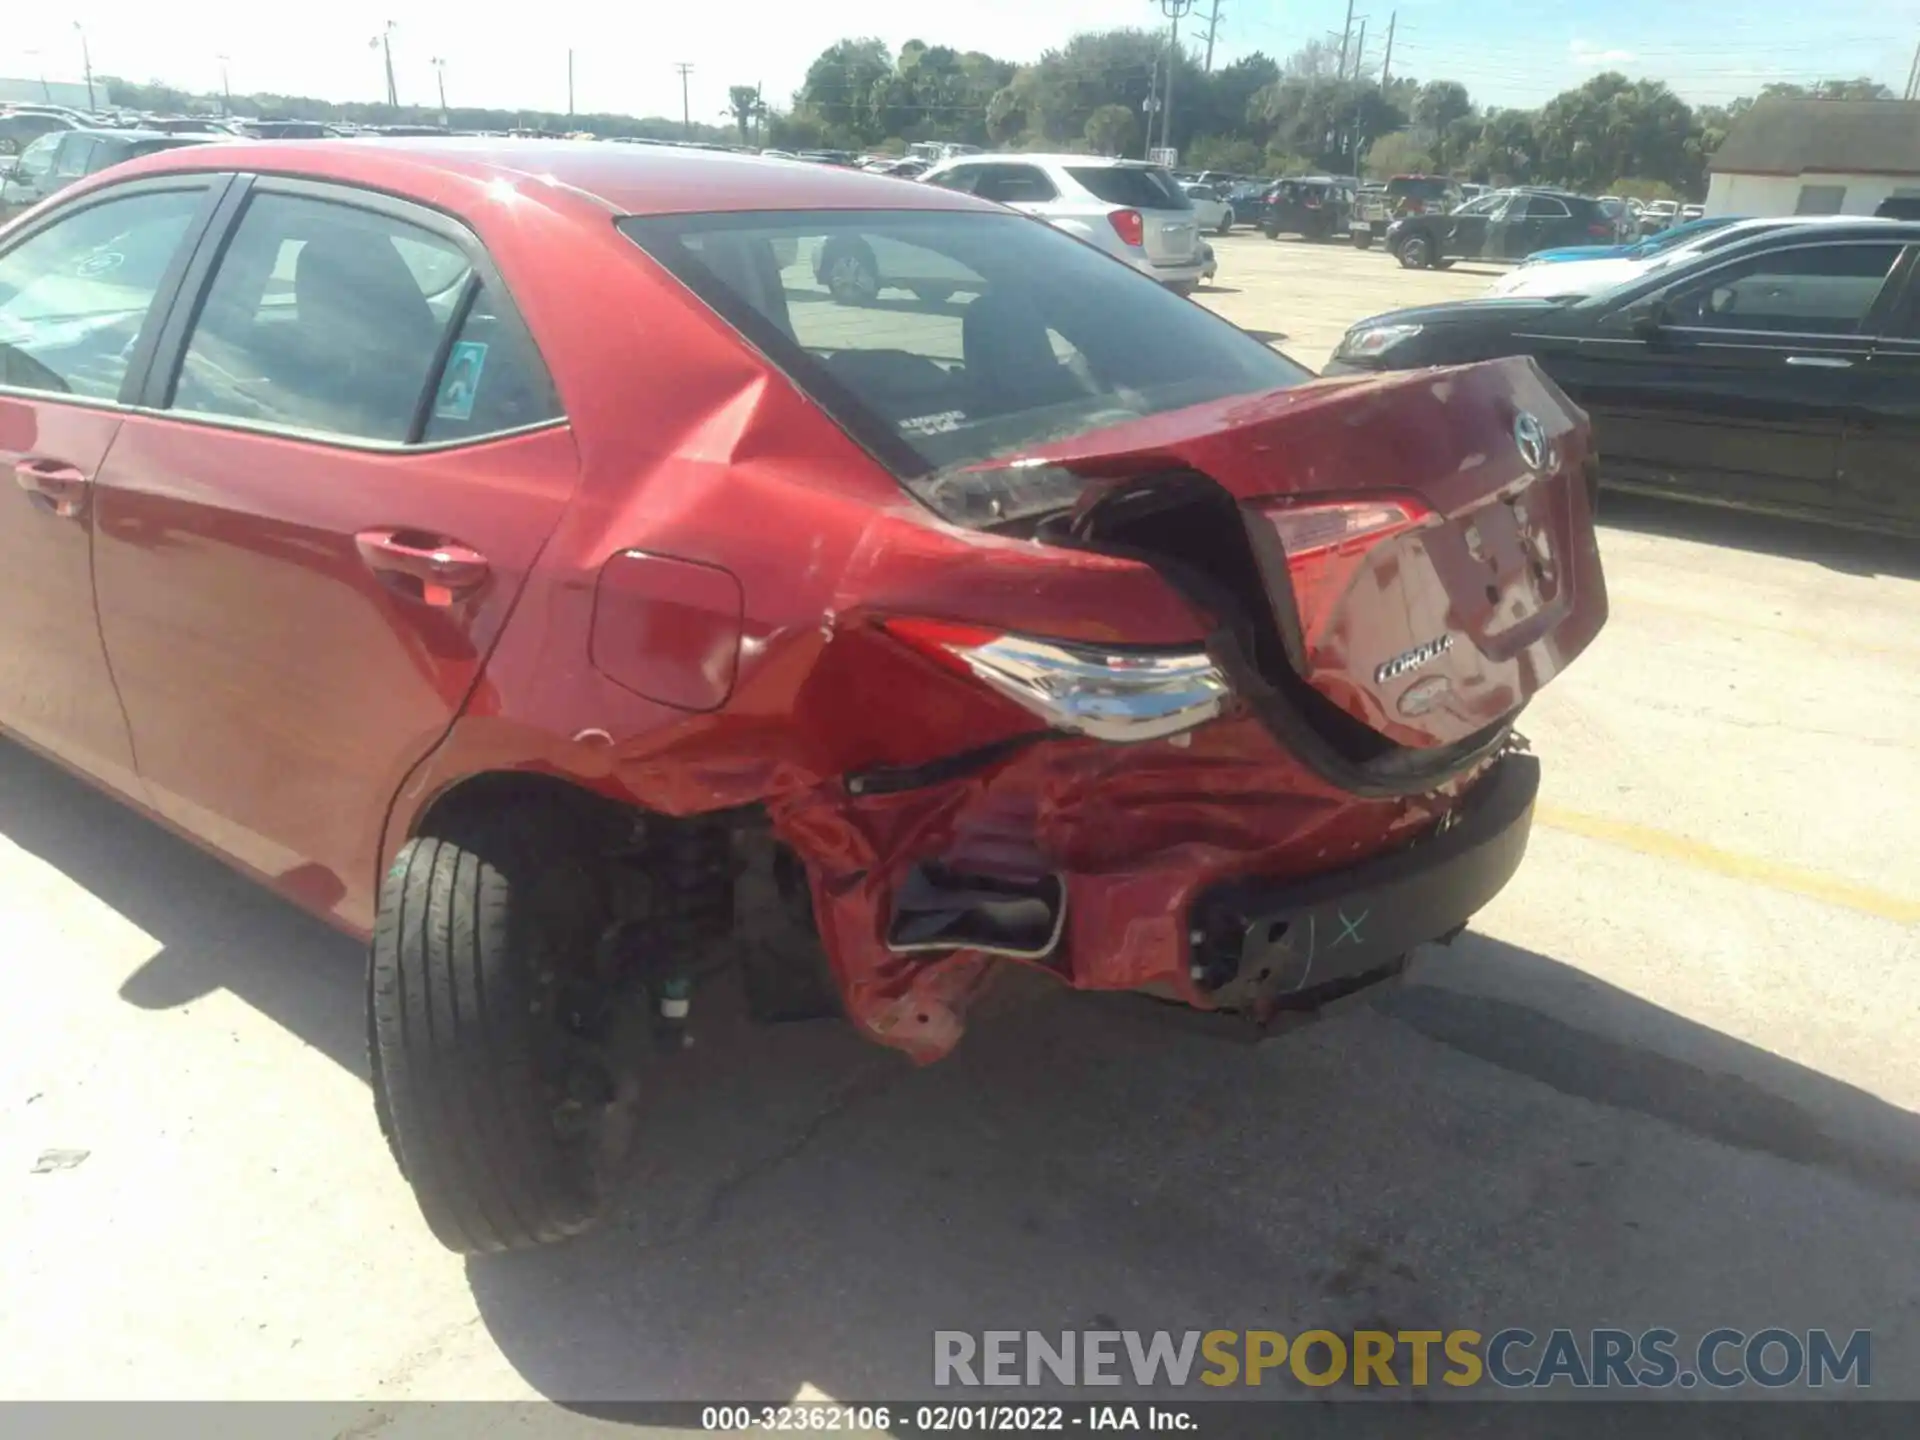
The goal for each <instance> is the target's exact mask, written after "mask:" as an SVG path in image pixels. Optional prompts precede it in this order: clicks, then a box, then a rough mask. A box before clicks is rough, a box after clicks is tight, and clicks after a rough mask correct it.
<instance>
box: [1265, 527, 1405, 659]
mask: <svg viewBox="0 0 1920 1440" xmlns="http://www.w3.org/2000/svg"><path fill="white" fill-rule="evenodd" d="M1266 516H1267V520H1268V521H1269V523H1271V524H1272V526H1273V529H1274V533H1275V534H1276V535H1278V536H1279V537H1280V547H1281V549H1282V550H1284V551H1285V552H1286V556H1287V578H1288V579H1289V580H1290V581H1291V582H1292V584H1293V598H1294V604H1295V606H1296V608H1297V609H1298V610H1299V612H1300V624H1301V628H1302V629H1303V630H1304V631H1305V632H1306V636H1305V638H1306V639H1307V640H1308V641H1309V643H1311V641H1312V639H1313V638H1314V636H1315V634H1316V633H1317V631H1318V630H1319V627H1320V626H1321V625H1322V624H1324V623H1325V622H1326V621H1327V620H1328V619H1330V618H1331V617H1332V616H1333V615H1334V613H1335V612H1336V610H1337V609H1338V607H1339V602H1340V597H1341V596H1343V595H1344V594H1346V592H1347V589H1348V587H1349V586H1351V585H1352V584H1353V579H1354V576H1355V575H1356V574H1357V573H1358V572H1359V570H1360V568H1361V566H1362V565H1363V564H1364V563H1365V561H1366V558H1367V556H1368V554H1369V553H1370V552H1371V551H1372V550H1373V549H1374V548H1375V547H1376V546H1377V545H1379V544H1380V543H1381V542H1382V541H1384V540H1388V539H1391V538H1392V537H1393V536H1395V535H1401V534H1404V533H1405V532H1407V531H1409V530H1416V529H1418V528H1419V527H1420V526H1422V525H1425V524H1426V523H1427V522H1428V521H1429V520H1431V519H1432V518H1433V511H1432V510H1431V509H1429V508H1428V507H1427V505H1426V504H1425V503H1424V502H1422V501H1420V500H1417V499H1415V498H1414V497H1413V496H1411V495H1401V496H1389V497H1386V498H1379V497H1375V498H1372V499H1366V500H1339V501H1332V502H1318V501H1316V502H1314V503H1311V504H1305V505H1288V506H1284V507H1276V508H1274V509H1271V510H1268V511H1267V512H1266Z"/></svg>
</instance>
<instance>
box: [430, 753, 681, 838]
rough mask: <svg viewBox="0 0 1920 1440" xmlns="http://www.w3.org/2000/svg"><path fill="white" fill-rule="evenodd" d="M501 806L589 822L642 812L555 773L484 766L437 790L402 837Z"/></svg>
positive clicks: (605, 821)
mask: <svg viewBox="0 0 1920 1440" xmlns="http://www.w3.org/2000/svg"><path fill="white" fill-rule="evenodd" d="M502 806H514V807H521V806H525V807H529V808H534V807H537V808H541V809H552V808H557V809H562V810H566V811H570V812H572V813H574V814H577V815H578V816H579V817H580V820H581V822H582V823H584V824H593V825H614V824H618V823H620V822H622V821H630V820H631V819H632V817H633V816H635V815H637V814H643V813H645V812H643V811H641V810H640V809H639V808H638V807H636V806H631V805H623V804H621V803H620V802H619V801H617V800H610V799H608V798H607V797H606V796H604V795H600V794H597V793H595V792H594V791H592V790H588V789H586V788H585V787H584V786H581V785H576V784H574V783H573V782H572V781H570V780H564V779H561V778H560V777H559V776H557V775H542V774H539V773H537V772H534V771H524V770H499V771H484V772H482V773H481V774H478V775H469V776H467V777H466V778H465V779H463V780H460V781H458V782H456V783H455V784H454V785H452V786H451V787H449V788H448V789H446V790H443V791H442V792H441V793H440V794H439V795H437V796H435V797H434V799H433V801H432V803H430V804H429V805H428V806H427V807H426V809H424V810H422V811H421V812H420V813H419V815H417V816H416V817H414V822H413V824H412V826H411V827H409V829H408V831H407V833H406V835H404V836H403V837H402V839H403V840H412V839H414V838H415V837H416V836H420V835H431V834H433V833H435V831H436V828H437V827H440V826H444V825H446V824H447V823H449V822H450V821H453V822H457V821H458V820H459V819H461V818H462V817H464V816H466V815H469V814H472V813H473V812H474V811H475V810H478V809H482V808H486V809H494V808H499V807H502Z"/></svg>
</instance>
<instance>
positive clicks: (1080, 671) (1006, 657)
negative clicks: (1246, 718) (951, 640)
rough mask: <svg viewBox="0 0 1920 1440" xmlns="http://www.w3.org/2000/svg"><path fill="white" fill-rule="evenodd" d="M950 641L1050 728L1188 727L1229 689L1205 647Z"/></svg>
mask: <svg viewBox="0 0 1920 1440" xmlns="http://www.w3.org/2000/svg"><path fill="white" fill-rule="evenodd" d="M948 648H949V649H951V650H952V651H953V653H954V654H955V655H956V656H958V657H959V658H960V659H961V660H963V661H964V662H965V663H966V665H967V668H968V669H970V670H971V671H972V672H973V674H974V675H975V677H976V678H978V679H979V680H980V681H981V683H982V684H985V685H988V686H990V687H992V688H993V689H994V690H996V691H998V692H999V693H1000V694H1002V695H1005V696H1006V697H1007V698H1008V699H1010V700H1012V701H1014V702H1015V703H1017V704H1019V705H1022V706H1024V707H1025V708H1026V709H1028V710H1031V711H1033V713H1034V714H1036V715H1039V716H1041V717H1042V718H1044V719H1045V720H1046V721H1047V722H1048V723H1049V724H1051V725H1053V726H1054V727H1055V728H1057V729H1060V730H1067V731H1072V732H1073V733H1075V734H1080V735H1086V736H1089V737H1091V738H1093V739H1095V740H1107V741H1112V742H1114V743H1115V744H1122V745H1125V744H1134V743H1138V742H1139V741H1143V740H1163V739H1165V738H1166V737H1167V736H1169V735H1177V734H1179V733H1180V732H1181V731H1183V730H1191V729H1192V728H1193V727H1194V726H1196V725H1200V724H1204V723H1205V722H1206V721H1208V720H1211V719H1213V718H1215V717H1216V716H1217V715H1219V714H1220V712H1221V710H1222V709H1223V708H1224V707H1225V705H1226V702H1227V696H1228V694H1229V693H1230V692H1229V688H1228V685H1227V676H1226V672H1225V671H1223V670H1222V669H1221V668H1220V667H1219V666H1218V665H1216V664H1214V663H1213V660H1212V658H1211V657H1210V656H1208V654H1207V653H1206V651H1204V650H1177V651H1167V650H1157V651H1155V650H1134V651H1125V650H1099V649H1095V648H1093V647H1091V646H1082V645H1067V644H1062V643H1060V642H1058V641H1051V640H1034V639H1029V638H1027V637H1025V636H1021V635H1003V636H1001V637H999V638H998V639H994V640H989V641H986V642H984V643H982V644H979V645H953V646H949V647H948Z"/></svg>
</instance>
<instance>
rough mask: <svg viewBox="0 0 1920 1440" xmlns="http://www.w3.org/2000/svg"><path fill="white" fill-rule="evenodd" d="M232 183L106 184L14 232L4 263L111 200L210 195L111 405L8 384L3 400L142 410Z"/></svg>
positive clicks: (208, 174)
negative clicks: (141, 399)
mask: <svg viewBox="0 0 1920 1440" xmlns="http://www.w3.org/2000/svg"><path fill="white" fill-rule="evenodd" d="M231 181H232V177H231V176H229V175H223V174H220V173H218V172H213V171H182V172H179V173H177V174H167V175H146V176H141V177H140V178H139V179H135V180H123V181H120V182H119V183H118V184H114V185H102V186H100V187H98V188H97V189H90V190H88V191H86V192H85V193H84V194H80V195H75V196H73V197H71V198H70V199H67V200H64V201H62V202H61V203H60V204H58V205H57V206H56V207H55V208H54V209H52V210H49V211H48V212H47V213H46V214H45V215H43V216H41V217H40V218H39V219H37V220H35V221H34V222H33V224H31V225H29V226H27V227H25V228H24V229H21V230H18V231H15V232H12V233H9V234H8V235H7V237H6V241H5V243H4V244H0V258H4V257H5V256H7V255H10V254H12V253H13V251H14V250H15V249H17V248H18V247H19V246H21V245H24V244H25V243H26V242H27V241H29V240H31V239H32V238H33V237H34V236H36V235H39V234H41V233H42V232H44V231H46V230H48V229H51V228H52V227H53V226H55V225H58V224H59V223H60V222H61V221H63V220H67V219H70V218H72V217H73V216H75V215H78V214H80V213H82V212H83V211H86V210H91V209H93V208H94V207H95V206H98V205H104V204H107V203H109V202H110V201H115V200H124V199H127V198H128V197H130V196H135V195H146V194H157V193H166V192H171V191H176V190H205V191H206V192H207V193H206V196H205V198H204V199H203V200H202V202H201V205H200V209H199V211H198V212H197V213H196V214H195V215H194V217H193V219H192V220H190V221H189V222H188V223H187V233H186V234H185V235H183V236H182V237H181V242H182V243H181V245H180V249H179V250H178V251H177V252H176V253H175V255H174V257H173V259H172V260H170V261H169V262H168V263H167V268H166V270H165V271H163V272H162V273H161V276H160V283H159V285H158V286H156V287H155V289H154V292H153V299H152V300H151V301H150V302H148V305H147V318H146V319H145V320H143V321H141V323H140V333H139V334H138V335H137V336H136V337H135V338H134V346H133V354H132V355H131V356H130V357H129V358H128V362H127V373H126V375H125V376H123V377H122V378H121V381H120V393H119V394H118V395H117V396H115V397H114V398H113V399H111V400H107V399H102V398H100V397H98V396H93V395H74V394H62V393H60V392H58V391H52V390H33V389H29V388H28V387H26V386H23V385H6V384H0V395H5V396H8V397H9V398H13V399H20V400H30V401H33V402H35V403H38V404H45V403H49V402H51V403H53V404H60V405H78V406H82V407H84V408H86V409H89V410H117V411H122V412H131V411H133V410H135V409H137V408H138V405H137V399H138V396H139V395H140V393H141V390H142V388H143V387H144V385H145V383H146V378H147V370H148V367H149V366H150V365H151V364H152V362H153V354H154V349H155V347H156V346H157V345H158V344H159V341H160V334H161V331H162V330H163V329H164V328H165V326H166V317H167V316H168V315H169V314H170V313H171V310H172V308H173V307H174V305H175V304H176V302H177V300H178V296H179V293H180V287H181V284H182V281H183V280H184V278H185V276H186V274H187V272H188V270H189V269H190V268H191V266H192V263H193V260H194V258H195V256H196V255H197V254H198V252H199V251H200V250H201V249H202V248H203V247H204V246H205V244H206V239H207V235H208V234H209V232H210V231H211V229H212V227H213V222H214V219H215V216H216V215H217V213H218V211H219V208H220V204H221V201H222V200H223V199H224V198H225V195H226V192H227V189H228V186H229V185H230V183H231Z"/></svg>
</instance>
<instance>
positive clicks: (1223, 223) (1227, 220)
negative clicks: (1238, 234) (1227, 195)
mask: <svg viewBox="0 0 1920 1440" xmlns="http://www.w3.org/2000/svg"><path fill="white" fill-rule="evenodd" d="M1232 230H1233V211H1231V210H1229V211H1227V213H1226V214H1224V215H1222V216H1221V217H1220V228H1219V229H1218V230H1217V231H1216V232H1215V233H1216V234H1219V235H1226V234H1229V233H1231V232H1232Z"/></svg>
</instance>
